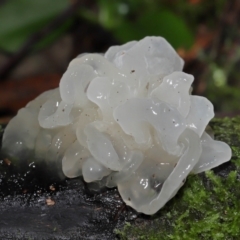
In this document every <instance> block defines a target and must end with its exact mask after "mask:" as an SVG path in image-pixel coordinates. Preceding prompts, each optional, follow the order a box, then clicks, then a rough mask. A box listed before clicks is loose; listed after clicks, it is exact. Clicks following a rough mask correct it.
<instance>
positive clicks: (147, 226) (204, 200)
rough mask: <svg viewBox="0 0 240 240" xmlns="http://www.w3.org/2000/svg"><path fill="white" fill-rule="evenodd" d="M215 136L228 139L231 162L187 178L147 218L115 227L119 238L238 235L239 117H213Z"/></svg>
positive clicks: (217, 237)
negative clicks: (174, 193)
mask: <svg viewBox="0 0 240 240" xmlns="http://www.w3.org/2000/svg"><path fill="white" fill-rule="evenodd" d="M210 125H211V127H212V129H213V131H214V135H215V139H218V140H221V141H224V142H226V143H228V144H229V145H230V146H231V148H232V151H233V156H232V159H231V161H230V162H228V163H225V164H223V165H221V166H219V167H217V168H215V169H213V170H212V171H207V172H205V173H202V174H198V175H191V176H189V177H188V178H187V182H186V184H185V185H184V186H183V187H182V189H181V190H180V191H179V193H178V194H177V195H176V197H174V198H173V199H172V200H171V201H170V202H169V203H168V204H167V205H166V206H165V207H164V208H163V209H161V210H160V211H159V212H158V213H157V214H155V215H154V216H152V217H150V218H149V219H148V221H135V222H133V223H127V224H126V225H125V227H124V228H123V229H118V230H116V232H117V234H118V236H119V238H120V239H132V240H133V239H144V240H147V239H149V240H155V239H156V240H158V239H161V240H164V239H174V240H178V239H179V240H180V239H181V240H182V239H204V240H208V239H209V240H210V239H211V240H212V239H228V240H229V239H239V238H240V213H239V211H240V181H239V180H240V117H236V118H231V119H230V118H224V119H213V120H212V121H211V123H210Z"/></svg>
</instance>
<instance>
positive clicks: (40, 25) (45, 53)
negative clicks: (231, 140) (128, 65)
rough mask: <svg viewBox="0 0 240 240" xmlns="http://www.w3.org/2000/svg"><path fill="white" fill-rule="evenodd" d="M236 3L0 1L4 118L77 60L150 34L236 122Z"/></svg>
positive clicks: (239, 56) (239, 47)
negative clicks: (163, 42)
mask: <svg viewBox="0 0 240 240" xmlns="http://www.w3.org/2000/svg"><path fill="white" fill-rule="evenodd" d="M239 2H240V1H239V0H232V1H229V0H211V1H209V0H96V1H88V0H79V1H78V0H75V1H73V0H72V1H70V0H57V1H49V0H34V1H33V0H5V1H4V0H0V117H1V118H2V119H3V117H6V116H10V115H13V114H15V112H16V110H17V109H18V108H19V107H22V106H24V105H25V104H26V102H27V101H29V100H30V99H29V98H32V97H33V96H34V95H31V94H29V98H27V92H31V93H33V92H34V94H36V95H37V94H39V92H40V91H42V90H46V89H48V88H51V87H53V86H55V85H57V83H58V81H59V78H60V76H61V74H62V73H63V72H64V70H65V69H66V67H67V65H68V62H69V61H70V60H71V59H72V58H73V57H75V56H76V55H78V54H79V53H82V52H104V51H105V50H106V49H107V48H108V47H109V46H111V45H114V44H122V43H125V42H126V41H130V40H138V39H141V38H143V37H145V36H147V35H156V36H163V37H165V38H166V39H167V40H168V41H169V42H170V43H171V44H172V45H173V47H174V48H175V49H176V51H177V52H178V53H179V54H180V55H181V56H182V58H183V59H184V60H185V68H184V71H185V72H187V73H191V74H193V75H194V76H195V82H194V94H198V95H204V96H206V97H207V98H209V99H210V100H211V101H212V102H213V104H214V106H215V110H216V111H217V112H218V115H220V116H224V115H237V114H239V113H240V107H239V102H240V101H239V100H240V81H239V78H240V71H239V69H240V3H239ZM53 74H54V75H53ZM43 78H44V79H43ZM46 79H47V80H46ZM20 81H21V82H20ZM41 81H42V82H44V84H42V85H44V87H43V86H42V85H41ZM40 85H41V87H39V86H40ZM19 86H21V88H22V89H24V88H27V91H22V92H24V97H23V96H22V95H23V94H22V95H21V94H18V95H14V94H13V93H14V92H15V93H16V90H15V89H16V88H19ZM19 91H20V90H19ZM21 98H22V101H21ZM17 99H19V101H16V100H17ZM16 102H18V104H17V103H16ZM14 104H15V105H14ZM2 121H3V120H2Z"/></svg>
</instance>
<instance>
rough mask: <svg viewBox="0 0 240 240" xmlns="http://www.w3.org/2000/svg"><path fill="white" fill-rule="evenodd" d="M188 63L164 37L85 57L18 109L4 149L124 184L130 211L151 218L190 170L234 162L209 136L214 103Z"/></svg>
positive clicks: (120, 187)
mask: <svg viewBox="0 0 240 240" xmlns="http://www.w3.org/2000/svg"><path fill="white" fill-rule="evenodd" d="M183 64H184V63H183V60H182V59H181V58H180V57H179V56H178V55H177V54H176V52H175V50H174V49H173V48H172V47H171V46H170V44H169V43H168V42H167V41H166V40H165V39H164V38H161V37H146V38H144V39H142V40H140V41H138V42H137V41H132V42H129V43H127V44H124V45H122V46H113V47H110V48H109V49H108V51H107V52H106V53H105V54H104V55H101V54H83V55H80V56H79V57H77V58H75V59H74V60H73V61H72V62H71V63H70V64H69V67H68V69H67V71H66V72H65V73H64V75H63V77H62V79H61V81H60V86H59V88H57V89H54V90H50V91H47V92H45V93H43V94H41V95H40V96H39V97H37V98H36V99H35V100H33V101H31V102H30V103H28V104H27V106H26V107H25V108H23V109H21V110H19V112H18V114H17V116H16V117H15V118H13V119H12V120H11V121H10V123H9V124H8V126H7V128H6V130H5V133H4V136H3V149H4V150H5V151H7V152H8V153H9V155H10V156H15V157H16V156H17V157H18V158H27V157H29V156H34V158H35V159H36V160H38V159H39V160H41V159H44V161H47V162H49V163H51V162H54V163H55V164H57V166H60V167H58V168H56V171H59V173H61V172H63V173H64V174H65V176H67V177H69V178H74V177H78V176H81V175H82V176H83V178H84V180H85V181H86V182H94V181H102V182H104V184H105V185H106V186H107V187H115V186H117V188H118V190H119V193H120V194H121V196H122V198H123V200H124V201H125V202H126V204H127V205H129V206H131V207H133V208H134V209H136V210H137V211H138V212H143V213H145V214H154V213H155V212H157V211H158V210H159V209H160V208H161V207H163V206H164V205H165V204H166V202H167V201H169V199H171V198H172V197H173V196H174V195H175V194H176V193H177V191H178V190H179V188H180V187H181V186H182V185H183V184H184V180H185V178H186V177H187V176H188V174H190V173H199V172H202V171H205V170H208V169H211V168H214V167H216V166H218V165H219V164H222V163H224V162H226V161H228V160H229V159H230V158H231V149H230V147H229V146H228V145H227V144H225V143H223V142H219V141H215V140H213V139H212V137H210V136H209V135H208V134H207V133H206V132H205V129H206V127H207V125H208V123H209V121H210V119H212V118H213V116H214V112H213V105H212V103H211V102H209V101H208V100H207V99H206V98H204V97H200V96H193V95H191V94H190V92H191V84H192V82H193V76H192V75H189V74H186V73H184V72H182V68H183ZM49 166H51V165H49Z"/></svg>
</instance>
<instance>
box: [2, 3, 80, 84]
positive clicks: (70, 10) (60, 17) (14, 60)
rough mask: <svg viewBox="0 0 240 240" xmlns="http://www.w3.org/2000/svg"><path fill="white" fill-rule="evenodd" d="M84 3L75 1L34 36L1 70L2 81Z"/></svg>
mask: <svg viewBox="0 0 240 240" xmlns="http://www.w3.org/2000/svg"><path fill="white" fill-rule="evenodd" d="M81 4H82V2H81V1H80V0H78V1H74V2H73V3H72V4H71V6H69V8H67V9H66V10H64V11H63V12H62V13H61V14H60V15H58V16H57V17H56V18H55V19H54V20H53V21H52V22H51V23H50V24H49V25H47V26H46V27H44V28H43V29H41V30H40V31H38V32H36V33H35V34H33V35H32V36H31V37H30V38H29V39H28V40H27V41H26V42H25V43H24V44H23V46H22V47H21V48H20V49H19V50H18V51H17V52H16V53H15V54H14V55H13V56H12V57H11V58H10V60H9V61H8V62H7V63H6V64H5V65H3V67H2V68H1V69H0V81H4V80H5V79H6V78H7V76H8V75H9V74H10V72H11V70H12V69H13V68H14V67H16V66H17V65H18V64H19V63H20V61H21V60H22V59H24V58H25V57H26V56H27V55H28V54H29V53H30V52H31V51H32V49H33V47H34V46H35V45H36V44H37V43H38V42H39V41H41V40H42V39H44V38H45V37H46V36H47V35H49V34H50V33H51V32H52V31H53V30H54V29H56V28H58V27H59V26H60V25H62V24H63V23H64V22H65V21H67V20H68V19H69V17H71V16H73V15H74V14H75V13H76V12H77V11H78V9H79V7H80V5H81Z"/></svg>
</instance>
